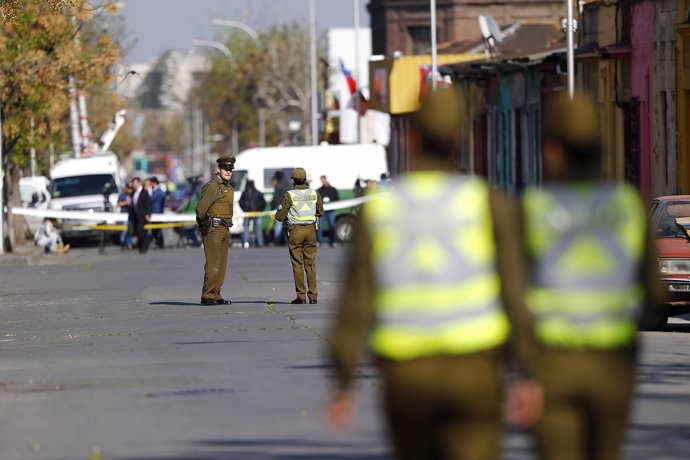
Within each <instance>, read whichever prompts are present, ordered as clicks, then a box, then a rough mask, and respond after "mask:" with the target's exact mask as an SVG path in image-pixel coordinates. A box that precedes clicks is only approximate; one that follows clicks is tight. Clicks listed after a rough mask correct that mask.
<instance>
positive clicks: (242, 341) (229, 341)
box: [172, 340, 252, 345]
mask: <svg viewBox="0 0 690 460" xmlns="http://www.w3.org/2000/svg"><path fill="white" fill-rule="evenodd" d="M251 342H252V341H251V340H206V341H203V342H173V343H172V344H173V345H214V344H217V343H251Z"/></svg>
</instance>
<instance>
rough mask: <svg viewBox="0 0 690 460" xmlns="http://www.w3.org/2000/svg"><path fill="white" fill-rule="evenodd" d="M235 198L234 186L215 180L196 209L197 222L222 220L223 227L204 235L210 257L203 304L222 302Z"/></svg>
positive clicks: (206, 272) (220, 226) (204, 191)
mask: <svg viewBox="0 0 690 460" xmlns="http://www.w3.org/2000/svg"><path fill="white" fill-rule="evenodd" d="M233 197H234V191H233V188H232V185H230V183H229V182H226V181H224V180H223V179H221V178H220V176H215V177H214V178H213V179H211V181H210V182H208V183H207V184H206V185H204V187H203V189H202V190H201V198H200V199H199V203H198V204H197V206H196V218H197V222H199V223H200V224H201V222H202V221H203V220H204V219H208V218H214V217H215V218H219V219H220V225H218V226H217V227H214V226H213V225H210V226H209V230H208V234H206V235H202V241H203V243H204V254H205V256H206V264H205V265H204V286H203V288H202V289H201V300H202V302H203V301H204V300H218V299H221V295H220V290H221V288H222V287H223V282H224V281H225V272H226V269H227V266H228V247H229V244H230V230H229V229H230V227H231V226H232V207H233Z"/></svg>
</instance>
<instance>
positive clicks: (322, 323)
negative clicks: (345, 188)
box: [0, 247, 690, 460]
mask: <svg viewBox="0 0 690 460" xmlns="http://www.w3.org/2000/svg"><path fill="white" fill-rule="evenodd" d="M345 254H346V253H345V249H343V248H336V249H331V248H322V249H321V250H320V251H319V255H318V259H317V260H318V262H317V267H318V273H319V276H318V278H319V290H320V296H319V304H317V305H290V304H289V301H290V300H291V299H293V298H294V291H293V287H292V281H291V268H290V262H289V258H288V255H287V249H286V248H261V249H255V248H251V249H247V250H245V249H236V248H233V249H231V252H230V262H229V265H230V270H229V273H228V277H227V279H226V285H225V288H224V291H223V294H224V295H225V296H226V298H230V299H232V301H233V304H232V305H228V306H214V307H206V306H200V305H198V304H197V303H198V301H199V294H200V284H201V280H202V265H203V253H202V251H201V250H200V249H191V248H188V249H167V250H151V251H149V253H148V254H146V255H143V256H142V255H139V254H135V253H121V252H120V251H119V250H117V248H114V247H110V248H108V251H107V254H106V255H98V254H97V250H96V249H91V248H79V249H77V250H74V251H71V252H70V253H69V254H67V255H65V256H43V255H32V256H28V257H16V256H4V257H3V256H0V414H2V415H1V416H0V460H5V459H8V460H11V459H46V460H57V459H66V460H72V459H77V460H79V459H86V458H88V457H89V456H91V455H93V454H94V453H98V452H100V453H101V454H100V458H101V459H109V460H110V459H113V460H114V459H117V460H135V459H136V460H162V459H169V460H187V459H196V460H221V459H233V460H234V459H237V460H254V459H255V460H268V459H270V460H283V459H284V460H287V459H304V460H308V459H314V460H348V459H351V460H355V459H357V460H365V459H372V460H373V459H387V458H389V456H388V454H387V452H388V448H387V445H386V438H385V432H384V428H383V427H382V425H381V423H380V420H379V416H378V399H377V397H376V396H377V391H378V389H379V386H378V381H377V379H376V376H375V368H374V367H373V366H371V365H366V363H365V366H364V367H363V368H362V373H361V378H360V383H359V386H358V388H359V389H360V399H359V400H360V404H359V406H360V410H359V414H358V416H357V419H356V422H355V424H354V426H353V427H352V429H351V430H350V431H349V432H348V433H345V434H342V433H333V432H331V431H330V430H329V429H328V428H327V427H326V425H325V421H324V417H323V404H324V402H325V401H326V398H327V395H328V390H329V385H330V383H331V381H330V376H329V368H328V366H327V364H326V363H325V361H324V356H323V355H324V353H323V352H324V344H325V340H326V339H325V338H326V336H327V333H328V325H329V321H330V319H331V318H332V308H333V304H334V298H335V296H336V294H337V290H338V288H339V283H340V281H341V276H340V271H341V269H342V263H343V260H344V259H345ZM688 320H690V318H688ZM688 320H686V319H683V318H678V319H674V320H673V322H674V325H673V328H672V330H671V331H670V332H663V333H645V334H644V336H643V343H644V354H643V359H642V363H641V364H640V368H639V369H640V372H639V383H640V384H639V386H638V396H637V399H636V402H635V409H634V418H633V420H632V422H631V427H630V430H629V433H628V441H627V444H626V456H625V458H628V459H640V460H642V459H645V460H647V459H652V458H653V459H685V458H688V455H689V454H688V452H690V415H688V414H690V347H689V346H688V344H689V343H690V321H688ZM94 458H96V457H94ZM528 458H533V455H532V453H531V449H530V443H529V440H528V438H527V437H526V436H525V435H524V434H522V433H518V432H514V431H511V432H509V433H508V435H507V436H506V444H505V449H504V459H510V460H513V459H515V460H519V459H528Z"/></svg>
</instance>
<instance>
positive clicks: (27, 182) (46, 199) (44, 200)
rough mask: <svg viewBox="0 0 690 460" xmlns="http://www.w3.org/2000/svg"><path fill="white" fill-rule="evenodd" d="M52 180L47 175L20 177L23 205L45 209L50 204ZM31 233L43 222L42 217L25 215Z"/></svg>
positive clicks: (20, 193)
mask: <svg viewBox="0 0 690 460" xmlns="http://www.w3.org/2000/svg"><path fill="white" fill-rule="evenodd" d="M49 185H50V181H49V180H48V178H47V177H45V176H28V177H20V178H19V195H20V198H21V200H22V207H24V208H33V209H40V210H45V209H48V206H49V205H50V192H49V191H48V186H49ZM24 219H25V220H26V224H27V225H28V226H29V230H30V231H31V233H33V232H35V231H36V230H37V229H38V227H39V226H40V225H41V222H43V218H42V217H30V216H24Z"/></svg>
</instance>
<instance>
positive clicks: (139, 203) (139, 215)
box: [129, 177, 151, 254]
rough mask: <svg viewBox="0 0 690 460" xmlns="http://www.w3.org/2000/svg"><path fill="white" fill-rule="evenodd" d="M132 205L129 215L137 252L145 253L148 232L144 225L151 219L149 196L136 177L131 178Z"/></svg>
mask: <svg viewBox="0 0 690 460" xmlns="http://www.w3.org/2000/svg"><path fill="white" fill-rule="evenodd" d="M132 189H133V190H134V192H133V193H132V207H131V208H130V211H129V213H130V214H129V217H130V220H131V221H132V224H133V228H134V234H135V235H136V236H137V246H138V247H139V252H140V253H141V254H145V253H146V251H148V250H149V234H148V230H145V229H144V225H146V224H147V223H148V221H149V220H150V219H151V197H150V196H149V193H148V192H147V191H146V188H144V186H143V185H142V183H141V179H140V178H138V177H134V178H132Z"/></svg>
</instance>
